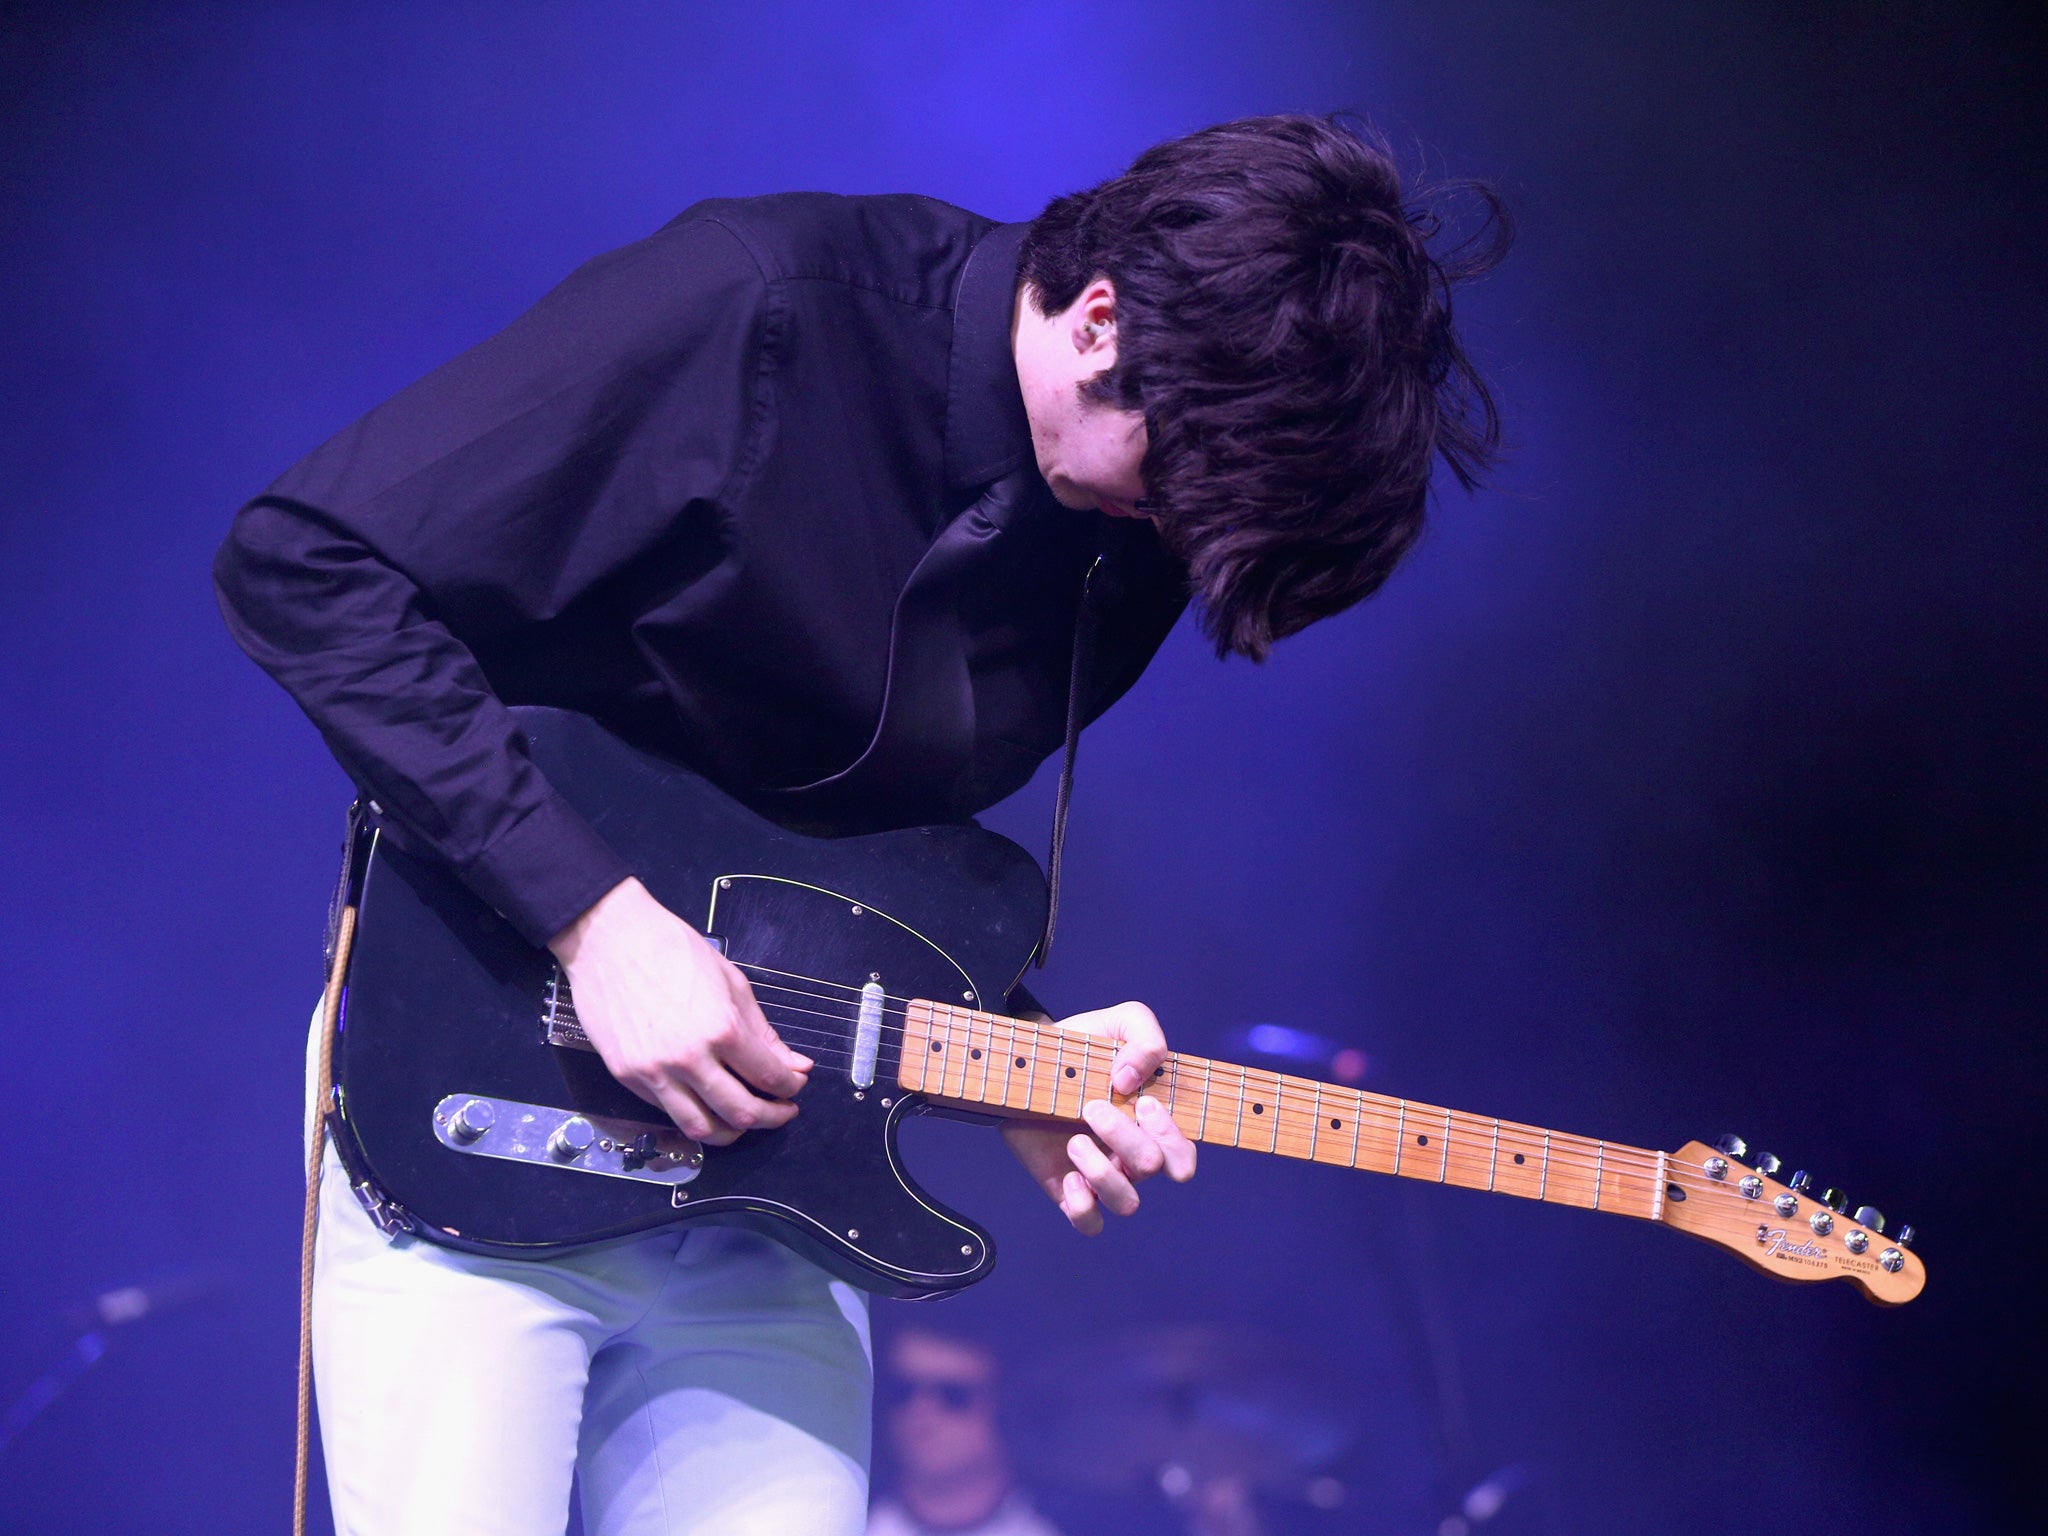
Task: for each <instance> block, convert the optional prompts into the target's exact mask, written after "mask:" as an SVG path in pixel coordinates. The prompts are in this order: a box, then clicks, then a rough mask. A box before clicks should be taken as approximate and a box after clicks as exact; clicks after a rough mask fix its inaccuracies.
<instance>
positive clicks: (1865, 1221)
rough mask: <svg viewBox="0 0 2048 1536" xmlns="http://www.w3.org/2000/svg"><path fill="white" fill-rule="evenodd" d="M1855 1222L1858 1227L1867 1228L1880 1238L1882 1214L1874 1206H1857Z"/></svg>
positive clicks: (1882, 1221) (1882, 1225) (1882, 1226)
mask: <svg viewBox="0 0 2048 1536" xmlns="http://www.w3.org/2000/svg"><path fill="white" fill-rule="evenodd" d="M1855 1220H1856V1225H1857V1226H1859V1227H1868V1228H1870V1230H1871V1231H1873V1232H1875V1233H1877V1234H1878V1235H1880V1236H1882V1235H1883V1233H1884V1212H1883V1211H1880V1210H1879V1209H1878V1208H1877V1207H1876V1206H1874V1205H1859V1206H1857V1207H1856V1218H1855Z"/></svg>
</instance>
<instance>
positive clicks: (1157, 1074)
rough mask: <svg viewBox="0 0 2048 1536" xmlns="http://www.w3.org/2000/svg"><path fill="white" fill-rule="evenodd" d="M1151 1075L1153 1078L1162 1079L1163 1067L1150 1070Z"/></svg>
mask: <svg viewBox="0 0 2048 1536" xmlns="http://www.w3.org/2000/svg"><path fill="white" fill-rule="evenodd" d="M1152 1075H1153V1076H1154V1077H1164V1076H1166V1068H1164V1067H1154V1068H1153V1069H1152Z"/></svg>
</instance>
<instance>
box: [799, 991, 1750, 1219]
mask: <svg viewBox="0 0 2048 1536" xmlns="http://www.w3.org/2000/svg"><path fill="white" fill-rule="evenodd" d="M763 969H766V968H765V967H764V968H763ZM776 974H779V975H791V974H793V973H791V972H787V971H781V972H776ZM834 985H838V984H836V983H835V984H834ZM762 987H763V988H764V989H766V990H770V991H778V992H789V993H792V994H794V995H796V996H799V997H803V998H806V999H808V1000H812V1001H821V1002H826V1003H833V1004H837V1003H839V1002H840V999H837V998H833V997H830V996H828V995H825V994H819V993H813V992H808V991H805V990H804V989H802V988H796V987H790V986H786V985H783V984H780V983H772V982H771V983H763V984H762ZM762 1006H763V1007H764V1009H765V1008H767V1007H770V1006H772V1007H776V1008H778V1009H782V1010H785V1011H789V1012H795V1013H803V1014H807V1015H809V1016H811V1017H814V1018H828V1019H833V1020H838V1021H844V1022H847V1023H857V1019H854V1018H848V1017H847V1016H846V1015H844V1014H840V1013H837V1012H825V1011H822V1010H818V1009H805V1008H798V1007H797V1006H796V1005H795V1004H793V1003H785V1002H782V1001H780V1000H779V999H768V1000H765V1001H764V1002H763V1004H762ZM948 1006H950V1005H948ZM899 1012H900V1013H902V1014H906V1015H907V1012H908V1010H907V1009H904V1010H895V1009H888V1010H885V1013H891V1014H893V1013H899ZM1004 1018H1007V1016H1006V1015H999V1014H988V1013H977V1014H976V1015H975V1017H974V1018H972V1019H970V1020H969V1021H968V1022H969V1028H970V1030H971V1029H972V1028H973V1027H974V1025H975V1023H976V1021H977V1020H981V1019H986V1020H990V1021H994V1020H997V1019H1004ZM951 1022H957V1020H956V1021H951ZM1016 1023H1019V1024H1022V1025H1023V1026H1024V1027H1025V1028H1026V1029H1027V1030H1031V1031H1034V1032H1036V1031H1039V1030H1042V1029H1044V1028H1045V1027H1046V1026H1042V1025H1037V1024H1034V1023H1032V1021H1030V1020H1019V1021H1016ZM988 1027H989V1028H990V1029H991V1030H993V1028H994V1027H995V1026H994V1024H993V1022H991V1024H990V1025H989V1026H988ZM1054 1027H1055V1028H1056V1027H1057V1026H1054ZM1015 1029H1016V1026H1015V1024H1013V1025H1011V1032H1012V1034H1013V1036H1014V1034H1015ZM883 1032H884V1033H885V1034H891V1035H897V1036H901V1035H903V1034H905V1033H906V1030H905V1028H904V1027H903V1026H898V1025H885V1026H883ZM1060 1038H1061V1039H1062V1040H1063V1041H1065V1042H1067V1043H1072V1044H1075V1045H1078V1046H1079V1047H1080V1049H1081V1050H1082V1051H1083V1052H1084V1053H1085V1055H1086V1057H1087V1059H1088V1062H1089V1064H1090V1065H1091V1066H1093V1065H1099V1064H1102V1062H1103V1058H1102V1053H1103V1052H1104V1051H1107V1052H1109V1058H1108V1060H1109V1063H1111V1064H1113V1062H1114V1054H1115V1046H1114V1045H1113V1044H1111V1043H1110V1042H1107V1041H1104V1040H1102V1039H1100V1038H1099V1037H1091V1036H1086V1035H1082V1034H1080V1033H1078V1032H1067V1033H1065V1034H1064V1035H1063V1036H1061V1037H1060ZM1197 1059H1199V1058H1197ZM849 1060H850V1057H849ZM1178 1060H1179V1059H1178V1058H1177V1061H1178ZM1216 1065H1220V1066H1224V1067H1227V1068H1231V1069H1232V1070H1235V1071H1237V1072H1239V1073H1240V1074H1241V1076H1242V1077H1243V1079H1244V1081H1243V1082H1242V1083H1241V1084H1240V1096H1242V1094H1243V1093H1244V1092H1245V1091H1247V1090H1249V1089H1250V1088H1252V1087H1253V1086H1255V1085H1254V1084H1253V1083H1252V1082H1251V1080H1250V1079H1251V1076H1252V1074H1253V1073H1258V1074H1259V1075H1260V1076H1262V1077H1264V1076H1270V1077H1271V1078H1272V1083H1271V1087H1272V1089H1273V1092H1274V1097H1275V1099H1276V1104H1275V1112H1276V1114H1278V1113H1279V1112H1280V1111H1281V1110H1282V1108H1283V1107H1284V1106H1282V1105H1280V1104H1279V1103H1278V1102H1277V1100H1278V1099H1279V1098H1280V1097H1281V1095H1282V1093H1283V1092H1284V1091H1292V1092H1294V1093H1297V1094H1298V1093H1299V1092H1300V1088H1299V1087H1294V1086H1292V1085H1285V1079H1284V1077H1283V1076H1282V1075H1281V1074H1267V1073H1264V1072H1263V1071H1262V1070H1261V1069H1258V1068H1242V1067H1236V1066H1235V1064H1233V1063H1217V1064H1214V1065H1212V1066H1211V1067H1208V1068H1204V1069H1203V1070H1204V1071H1205V1072H1207V1073H1209V1074H1210V1075H1211V1076H1212V1077H1213V1075H1214V1070H1215V1066H1216ZM1294 1081H1295V1083H1298V1084H1304V1085H1306V1086H1308V1088H1309V1090H1310V1092H1311V1094H1312V1095H1314V1096H1315V1097H1316V1098H1317V1099H1318V1100H1320V1097H1321V1094H1322V1092H1323V1088H1322V1087H1318V1086H1317V1085H1316V1082H1315V1080H1314V1079H1296V1080H1294ZM1283 1085H1285V1086H1283ZM1259 1086H1263V1085H1259ZM1328 1086H1329V1088H1330V1091H1332V1092H1339V1093H1341V1092H1350V1091H1355V1090H1347V1089H1342V1088H1339V1087H1336V1086H1334V1085H1328ZM1400 1102H1401V1101H1399V1100H1395V1103H1396V1104H1398V1103H1400ZM1409 1108H1410V1109H1411V1110H1412V1109H1418V1108H1419V1109H1421V1110H1423V1112H1424V1114H1425V1115H1426V1116H1428V1118H1431V1119H1434V1118H1436V1117H1438V1116H1444V1115H1448V1116H1449V1117H1450V1130H1449V1133H1448V1134H1447V1135H1446V1140H1447V1141H1449V1142H1455V1141H1456V1140H1457V1139H1458V1138H1457V1136H1456V1132H1457V1129H1458V1123H1457V1122H1458V1121H1459V1120H1460V1119H1461V1118H1462V1119H1463V1120H1465V1121H1466V1122H1468V1123H1467V1125H1466V1127H1465V1130H1466V1137H1467V1139H1469V1138H1470V1136H1471V1134H1472V1132H1473V1130H1474V1129H1475V1126H1474V1124H1472V1122H1476V1123H1477V1127H1478V1128H1484V1133H1485V1134H1487V1135H1488V1136H1489V1138H1491V1136H1492V1135H1493V1134H1494V1132H1493V1128H1494V1127H1495V1126H1498V1127H1499V1128H1500V1129H1501V1130H1506V1129H1509V1128H1510V1127H1511V1126H1517V1125H1518V1122H1510V1121H1501V1120H1498V1119H1497V1117H1494V1116H1490V1115H1480V1114H1476V1113H1474V1112H1472V1111H1467V1110H1445V1109H1443V1108H1441V1107H1439V1106H1428V1105H1415V1104H1412V1103H1411V1104H1410V1105H1409ZM1432 1110H1433V1111H1434V1114H1431V1113H1430V1111H1432ZM1297 1112H1299V1111H1297ZM1375 1113H1381V1112H1379V1111H1375ZM1520 1128H1521V1129H1525V1130H1530V1131H1534V1132H1536V1133H1537V1134H1539V1135H1541V1134H1544V1133H1543V1128H1542V1127H1538V1126H1527V1127H1520ZM1418 1134H1423V1135H1426V1134H1428V1133H1427V1132H1426V1131H1424V1132H1420V1133H1418ZM1558 1134H1559V1133H1555V1132H1552V1133H1550V1135H1552V1136H1553V1137H1554V1136H1556V1135H1558ZM1572 1139H1573V1140H1574V1141H1577V1142H1582V1143H1596V1142H1597V1138H1593V1137H1573V1138H1572ZM1419 1145H1423V1146H1427V1145H1428V1144H1427V1143H1426V1142H1425V1143H1419ZM1598 1146H1599V1147H1601V1148H1603V1149H1604V1150H1601V1151H1595V1152H1594V1153H1593V1155H1592V1156H1591V1158H1590V1159H1589V1158H1587V1157H1586V1156H1585V1155H1584V1154H1583V1153H1582V1152H1580V1151H1578V1149H1559V1148H1553V1149H1552V1150H1551V1152H1550V1154H1549V1156H1548V1159H1547V1162H1548V1165H1549V1166H1552V1167H1564V1168H1571V1167H1574V1166H1577V1167H1580V1168H1585V1167H1592V1168H1593V1169H1594V1170H1595V1172H1596V1174H1597V1173H1598V1172H1599V1171H1600V1170H1602V1169H1603V1168H1604V1169H1611V1170H1613V1171H1614V1172H1615V1173H1616V1174H1617V1176H1621V1175H1623V1174H1628V1175H1631V1176H1634V1177H1640V1178H1644V1179H1651V1180H1653V1179H1654V1170H1655V1168H1656V1165H1657V1158H1658V1155H1657V1154H1656V1153H1654V1152H1649V1151H1647V1150H1645V1149H1642V1148H1627V1147H1624V1146H1622V1145H1620V1144H1617V1143H1598ZM1460 1150H1461V1151H1462V1150H1465V1149H1463V1148H1460ZM1664 1161H1665V1166H1666V1171H1667V1173H1668V1172H1669V1171H1670V1170H1671V1168H1672V1167H1673V1166H1674V1165H1673V1164H1672V1162H1671V1160H1670V1158H1669V1155H1668V1154H1666V1155H1665V1159H1664ZM1676 1166H1678V1167H1680V1168H1685V1167H1689V1166H1690V1165H1682V1164H1681V1165H1676ZM1702 1176H1703V1177H1709V1178H1710V1176H1706V1175H1704V1172H1703V1171H1702ZM1710 1182H1711V1183H1712V1184H1713V1185H1714V1186H1716V1187H1720V1186H1721V1181H1719V1180H1711V1178H1710Z"/></svg>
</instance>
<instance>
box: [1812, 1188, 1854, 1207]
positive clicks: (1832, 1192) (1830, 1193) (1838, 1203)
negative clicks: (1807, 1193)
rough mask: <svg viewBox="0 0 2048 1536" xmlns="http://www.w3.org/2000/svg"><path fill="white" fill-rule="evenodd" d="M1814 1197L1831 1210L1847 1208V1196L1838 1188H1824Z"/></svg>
mask: <svg viewBox="0 0 2048 1536" xmlns="http://www.w3.org/2000/svg"><path fill="white" fill-rule="evenodd" d="M1814 1198H1815V1199H1816V1200H1818V1201H1820V1203H1821V1204H1822V1205H1824V1206H1826V1207H1827V1208H1828V1209H1829V1210H1831V1211H1845V1210H1847V1209H1848V1208H1849V1197H1848V1196H1847V1195H1845V1194H1843V1193H1842V1192H1841V1191H1840V1190H1839V1189H1824V1190H1822V1191H1821V1192H1820V1193H1819V1194H1818V1195H1816V1196H1814Z"/></svg>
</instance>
